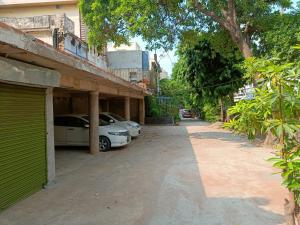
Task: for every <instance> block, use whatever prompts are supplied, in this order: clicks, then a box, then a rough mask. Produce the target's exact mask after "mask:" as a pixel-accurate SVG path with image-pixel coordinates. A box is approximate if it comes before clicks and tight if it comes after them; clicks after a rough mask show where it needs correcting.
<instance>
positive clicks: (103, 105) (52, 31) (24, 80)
mask: <svg viewBox="0 0 300 225" xmlns="http://www.w3.org/2000/svg"><path fill="white" fill-rule="evenodd" d="M54 12H57V13H54ZM61 12H63V13H62V14H61ZM0 17H1V18H2V19H1V20H2V21H4V22H5V23H6V24H4V23H0V66H1V71H0V106H1V107H0V124H1V126H0V135H1V139H0V211H1V210H3V209H5V208H7V207H9V206H10V205H12V204H14V203H15V202H17V201H19V200H20V199H23V198H25V197H26V196H29V195H30V194H32V193H34V192H36V191H38V190H40V189H41V188H43V187H45V186H47V185H51V183H53V182H54V181H55V173H56V169H55V146H54V129H53V126H54V125H53V118H54V115H56V114H62V113H87V114H88V115H89V117H90V121H91V124H90V128H89V133H90V135H89V139H90V140H89V142H90V145H89V146H90V152H91V153H92V154H96V153H97V152H98V151H99V129H98V119H99V118H98V114H99V112H101V111H111V112H115V113H117V114H120V115H122V116H125V117H126V118H127V119H131V120H136V121H139V122H140V123H141V124H144V116H145V110H144V108H145V106H144V105H145V104H144V96H145V95H147V92H146V91H145V89H143V88H141V87H139V86H138V85H135V84H132V83H130V82H128V81H125V80H124V79H121V78H119V77H117V76H115V75H114V74H112V73H110V72H109V71H107V69H106V67H105V65H106V61H105V59H103V58H102V56H101V55H99V54H98V53H96V52H94V53H95V54H94V56H95V57H98V58H96V60H93V59H92V58H91V57H89V54H91V53H90V52H91V51H92V52H93V49H92V48H89V47H88V46H87V45H86V44H85V42H84V41H82V39H81V38H82V37H83V36H84V32H83V30H81V29H80V14H79V11H78V9H77V7H76V1H71V0H60V1H58V0H57V1H47V0H40V1H38V2H37V1H34V0H23V1H21V0H18V1H13V0H12V1H8V0H2V1H0ZM7 24H9V25H7ZM12 26H13V27H15V28H13V27H12ZM16 28H19V29H16ZM56 31H57V32H56ZM57 37H58V38H57ZM80 37H81V38H80ZM61 38H62V39H61ZM97 60H98V61H97ZM101 63H102V64H103V65H102V64H101Z"/></svg>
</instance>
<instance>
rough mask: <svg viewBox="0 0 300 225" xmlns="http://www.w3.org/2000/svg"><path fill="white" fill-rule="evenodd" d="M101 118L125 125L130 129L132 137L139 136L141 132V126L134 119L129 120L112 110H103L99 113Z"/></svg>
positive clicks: (121, 125) (111, 122)
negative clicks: (111, 111)
mask: <svg viewBox="0 0 300 225" xmlns="http://www.w3.org/2000/svg"><path fill="white" fill-rule="evenodd" d="M99 119H101V120H104V121H106V122H108V123H110V124H116V125H118V126H120V127H124V128H126V129H127V130H128V131H129V134H130V136H131V137H137V136H139V135H140V134H141V126H140V125H139V124H138V123H136V122H133V121H128V120H126V119H125V118H123V117H121V116H119V115H117V114H114V113H110V112H102V113H100V114H99Z"/></svg>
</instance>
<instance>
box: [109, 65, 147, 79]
mask: <svg viewBox="0 0 300 225" xmlns="http://www.w3.org/2000/svg"><path fill="white" fill-rule="evenodd" d="M108 69H109V71H110V72H111V73H113V74H115V75H117V76H118V77H121V78H122V79H124V80H127V81H131V80H130V73H131V72H135V73H136V75H137V82H140V81H143V79H145V78H149V73H148V71H143V70H141V69H112V68H108Z"/></svg>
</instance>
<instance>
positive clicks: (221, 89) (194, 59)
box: [173, 38, 243, 99]
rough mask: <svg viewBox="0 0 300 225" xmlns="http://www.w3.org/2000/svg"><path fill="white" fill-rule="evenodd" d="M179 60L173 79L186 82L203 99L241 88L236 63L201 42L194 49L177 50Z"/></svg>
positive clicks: (204, 40) (235, 60)
mask: <svg viewBox="0 0 300 225" xmlns="http://www.w3.org/2000/svg"><path fill="white" fill-rule="evenodd" d="M233 52H234V50H233ZM232 56H235V55H234V54H233V55H232ZM179 57H180V58H179V62H178V66H176V65H175V70H174V71H173V73H175V74H174V76H176V77H177V78H181V80H185V81H186V82H188V84H189V85H190V86H191V87H192V88H193V89H194V91H195V92H197V94H198V95H200V96H201V97H203V98H216V99H218V98H219V97H223V96H227V95H229V94H232V93H233V92H235V91H237V90H238V88H240V87H241V86H242V85H243V79H242V73H241V71H240V70H239V68H238V67H237V66H236V64H237V63H238V62H240V59H237V58H236V57H230V58H229V57H227V58H226V57H224V56H223V55H221V54H220V53H218V52H217V51H215V50H214V49H213V47H212V46H211V44H210V42H209V41H207V40H206V39H202V38H201V39H200V40H199V41H198V42H197V44H196V45H194V46H186V45H183V46H181V48H180V49H179Z"/></svg>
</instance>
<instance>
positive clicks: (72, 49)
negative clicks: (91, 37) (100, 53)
mask: <svg viewBox="0 0 300 225" xmlns="http://www.w3.org/2000/svg"><path fill="white" fill-rule="evenodd" d="M64 50H65V51H67V52H69V53H71V54H73V55H77V56H79V57H81V58H85V59H86V58H87V54H88V53H87V52H88V46H87V45H86V44H85V43H84V42H82V41H81V40H80V39H79V38H78V37H76V36H74V35H71V34H66V35H65V38H64Z"/></svg>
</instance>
